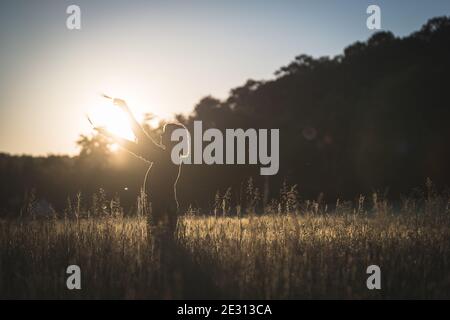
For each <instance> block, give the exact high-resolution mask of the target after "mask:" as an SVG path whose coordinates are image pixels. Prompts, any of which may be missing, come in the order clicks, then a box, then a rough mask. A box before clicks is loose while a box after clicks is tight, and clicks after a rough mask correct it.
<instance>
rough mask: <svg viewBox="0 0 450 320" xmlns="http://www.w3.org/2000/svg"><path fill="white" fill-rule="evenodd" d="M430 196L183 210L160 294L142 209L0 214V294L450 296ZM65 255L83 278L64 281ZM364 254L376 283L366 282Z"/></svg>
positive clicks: (448, 259)
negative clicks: (245, 211) (104, 213)
mask: <svg viewBox="0 0 450 320" xmlns="http://www.w3.org/2000/svg"><path fill="white" fill-rule="evenodd" d="M441 200H442V199H441ZM436 203H437V202H436V201H435V202H430V201H428V202H427V201H426V200H425V201H424V203H423V206H420V208H419V207H415V206H411V203H410V202H406V205H404V206H402V210H394V209H389V207H386V208H387V209H386V210H378V211H374V210H365V211H363V212H359V211H358V210H357V209H342V210H343V211H342V212H338V209H336V210H335V211H333V212H327V213H325V212H317V211H314V210H312V211H304V212H300V213H296V214H294V213H292V214H265V215H261V216H256V215H250V216H245V217H241V218H239V217H211V216H192V215H186V216H184V217H183V218H182V219H180V221H179V228H178V243H179V246H178V249H177V250H176V251H174V252H173V255H172V256H173V259H174V261H175V264H176V265H177V269H178V271H177V272H176V275H177V276H176V278H175V282H176V284H175V285H174V287H173V288H171V289H170V292H171V293H170V295H169V296H168V295H167V292H168V291H167V288H164V287H163V286H164V285H163V284H162V283H161V281H159V279H160V273H161V269H160V268H164V266H160V265H159V264H158V262H157V261H155V259H154V258H153V257H152V245H151V243H152V242H151V241H148V240H149V239H147V237H149V235H148V234H147V230H146V223H145V219H143V218H140V217H102V218H92V217H91V218H79V219H74V218H70V219H69V218H66V219H60V218H54V219H52V218H48V219H42V218H41V219H29V218H27V219H14V220H12V219H9V220H1V221H0V298H69V299H70V298H82V299H86V298H120V299H122V298H124V299H132V298H137V299H146V298H212V299H213V298H256V299H269V298H271V299H285V298H287V299H296V298H307V299H310V298H339V299H349V298H358V299H359V298H370V299H380V298H450V214H449V212H448V203H447V202H446V201H441V202H439V203H440V205H438V204H436ZM434 204H436V205H434ZM408 205H409V206H410V207H408ZM378 209H379V208H378ZM405 210H408V211H407V212H405ZM150 237H151V235H150ZM70 264H76V265H79V266H80V268H81V275H82V289H81V290H68V289H67V288H66V277H67V274H66V268H67V266H68V265H70ZM372 264H376V265H378V266H380V268H381V275H382V276H381V283H382V288H381V290H368V289H367V287H366V280H367V277H368V276H369V275H368V274H366V268H367V267H368V266H369V265H372Z"/></svg>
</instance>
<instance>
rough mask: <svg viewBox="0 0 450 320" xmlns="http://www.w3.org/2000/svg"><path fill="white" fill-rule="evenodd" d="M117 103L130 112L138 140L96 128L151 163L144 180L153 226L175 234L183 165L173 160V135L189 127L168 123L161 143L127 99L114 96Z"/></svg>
mask: <svg viewBox="0 0 450 320" xmlns="http://www.w3.org/2000/svg"><path fill="white" fill-rule="evenodd" d="M113 103H114V104H115V105H117V106H118V107H120V108H121V109H122V110H123V111H125V113H126V114H127V115H128V117H129V120H130V123H131V128H132V130H133V133H134V135H135V136H136V142H133V141H130V140H127V139H124V138H121V137H118V136H116V135H114V134H112V133H110V132H108V131H107V130H105V129H104V128H96V130H97V131H98V132H99V133H101V134H102V135H105V136H107V137H109V138H111V139H112V140H113V141H114V142H115V143H117V144H119V145H120V146H121V147H123V148H124V149H126V150H128V151H129V152H130V153H132V154H133V155H135V156H137V157H138V158H140V159H142V160H144V161H146V162H149V163H150V167H149V170H148V171H147V174H146V176H145V180H144V191H145V192H146V195H147V196H148V199H149V201H150V212H151V213H150V216H149V227H150V228H152V229H155V227H160V228H158V229H160V230H158V231H159V232H161V231H166V232H168V234H167V235H170V236H171V237H172V236H173V233H174V231H175V228H176V224H177V218H178V209H179V206H178V201H177V192H176V188H177V182H178V178H179V177H180V173H181V165H177V164H174V163H173V162H172V160H171V157H170V154H171V150H172V148H173V146H174V145H175V144H176V142H172V141H171V139H170V137H171V135H172V132H173V131H174V130H176V129H180V128H182V129H183V128H184V129H185V127H184V126H182V125H180V124H174V123H169V124H166V125H165V126H164V128H163V134H162V135H161V144H158V143H156V142H155V141H154V140H153V139H152V138H151V137H150V136H149V135H148V134H147V133H146V132H145V131H144V129H143V128H142V127H141V125H140V124H139V123H138V122H137V121H136V119H135V118H134V116H133V114H132V113H131V111H130V109H129V108H128V106H127V104H126V102H125V101H124V100H121V99H113ZM161 229H162V230H161ZM155 231H156V230H155ZM164 233H165V232H164Z"/></svg>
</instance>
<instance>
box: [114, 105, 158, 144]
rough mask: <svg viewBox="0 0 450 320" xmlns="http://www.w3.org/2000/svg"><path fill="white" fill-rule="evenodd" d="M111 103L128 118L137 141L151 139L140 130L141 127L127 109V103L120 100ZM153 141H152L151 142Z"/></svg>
mask: <svg viewBox="0 0 450 320" xmlns="http://www.w3.org/2000/svg"><path fill="white" fill-rule="evenodd" d="M113 103H114V104H115V105H116V106H118V107H119V108H120V109H122V110H123V111H125V113H126V114H127V116H128V119H129V120H130V123H131V129H132V130H133V133H134V135H135V136H136V138H137V139H138V140H144V139H150V140H152V139H151V137H150V136H149V135H148V134H147V132H145V130H144V129H143V128H142V126H141V125H140V124H139V122H137V120H136V118H135V117H134V115H133V113H132V112H131V110H130V108H128V105H127V103H126V102H125V101H124V100H122V99H116V98H115V99H113ZM152 141H153V140H152Z"/></svg>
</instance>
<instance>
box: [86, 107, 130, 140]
mask: <svg viewBox="0 0 450 320" xmlns="http://www.w3.org/2000/svg"><path fill="white" fill-rule="evenodd" d="M102 100H104V101H98V102H96V103H95V105H94V106H93V107H91V108H90V110H89V111H88V116H89V119H91V121H92V123H93V125H94V126H96V127H104V128H106V129H107V130H108V131H109V132H111V133H113V134H115V135H117V136H120V137H122V138H125V139H128V140H132V141H134V140H135V136H134V134H133V131H132V130H131V126H130V123H129V121H128V116H127V114H126V113H125V112H124V111H123V110H121V109H119V108H118V107H117V106H115V105H113V104H112V102H111V101H110V100H106V99H102Z"/></svg>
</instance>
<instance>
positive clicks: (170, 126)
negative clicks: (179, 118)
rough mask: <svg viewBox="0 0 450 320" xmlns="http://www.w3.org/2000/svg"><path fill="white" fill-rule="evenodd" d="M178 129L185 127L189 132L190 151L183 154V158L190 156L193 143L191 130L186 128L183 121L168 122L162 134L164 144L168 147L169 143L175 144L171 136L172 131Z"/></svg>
mask: <svg viewBox="0 0 450 320" xmlns="http://www.w3.org/2000/svg"><path fill="white" fill-rule="evenodd" d="M177 129H184V130H186V132H187V135H188V140H187V141H188V151H187V153H186V154H184V155H182V156H181V157H182V158H185V157H188V156H189V153H190V149H191V145H190V140H191V139H190V134H189V130H188V129H187V128H186V126H185V125H183V124H182V123H175V122H169V123H166V124H165V125H164V127H163V134H162V136H161V138H162V141H161V142H162V144H163V145H164V146H166V147H168V144H173V142H172V141H171V136H172V133H173V132H174V131H175V130H177Z"/></svg>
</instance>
